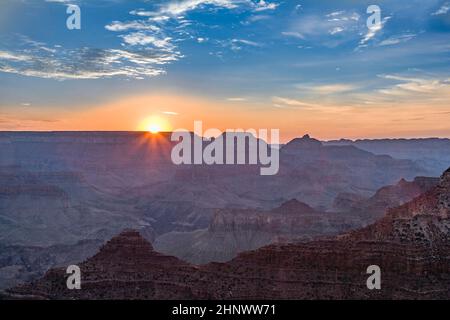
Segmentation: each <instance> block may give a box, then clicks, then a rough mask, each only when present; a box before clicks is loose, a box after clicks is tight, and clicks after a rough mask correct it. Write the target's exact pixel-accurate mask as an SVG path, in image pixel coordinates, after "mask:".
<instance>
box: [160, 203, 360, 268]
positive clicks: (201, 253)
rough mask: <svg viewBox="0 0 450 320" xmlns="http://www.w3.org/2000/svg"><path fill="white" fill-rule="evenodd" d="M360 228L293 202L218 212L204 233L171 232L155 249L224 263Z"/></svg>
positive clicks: (335, 215)
mask: <svg viewBox="0 0 450 320" xmlns="http://www.w3.org/2000/svg"><path fill="white" fill-rule="evenodd" d="M359 226H360V224H359V220H358V219H356V220H354V219H352V218H351V217H348V216H346V215H343V214H341V213H329V212H323V211H318V210H315V209H313V208H311V207H310V206H308V205H307V204H305V203H302V202H300V201H298V200H295V199H292V200H289V201H287V202H285V203H283V204H282V205H281V206H280V207H277V208H274V209H272V210H257V209H220V210H217V211H216V213H215V215H214V217H213V219H212V221H211V223H210V225H209V227H208V228H207V229H204V230H196V231H193V232H170V233H167V234H164V235H162V236H160V237H158V238H157V239H156V241H155V243H154V246H155V247H156V248H157V250H159V251H161V252H164V253H166V254H170V255H174V256H177V257H179V258H181V259H183V260H186V261H189V262H192V263H197V264H202V263H208V262H211V261H214V262H225V261H228V260H231V259H232V258H234V257H236V256H237V255H238V254H239V253H240V252H243V251H248V250H255V249H258V248H261V247H262V246H265V245H268V244H271V243H277V242H284V243H285V242H289V241H293V240H296V241H297V240H298V241H308V240H311V239H313V238H315V237H318V236H330V235H336V234H339V233H341V232H345V231H348V230H351V229H352V228H357V227H359Z"/></svg>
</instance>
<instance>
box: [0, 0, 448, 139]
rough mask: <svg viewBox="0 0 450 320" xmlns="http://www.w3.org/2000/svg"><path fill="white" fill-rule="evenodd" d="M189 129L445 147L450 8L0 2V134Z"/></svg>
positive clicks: (347, 1)
mask: <svg viewBox="0 0 450 320" xmlns="http://www.w3.org/2000/svg"><path fill="white" fill-rule="evenodd" d="M69 5H77V6H78V7H79V8H80V13H81V14H80V17H81V29H80V30H69V29H68V28H67V25H66V20H67V19H68V18H69V16H70V14H68V13H67V12H66V10H67V8H68V6H69ZM371 5H377V6H378V7H379V8H380V10H381V11H380V18H381V20H380V23H379V24H378V26H377V27H376V28H369V27H368V25H367V20H368V19H369V18H370V17H371V16H372V14H373V12H369V13H368V12H367V9H368V7H369V6H371ZM194 120H200V121H203V123H204V125H203V126H204V128H218V129H220V130H225V129H238V128H241V129H250V128H253V129H280V135H281V138H282V140H283V141H288V140H289V139H292V138H294V137H297V136H302V135H303V134H306V133H309V134H310V135H312V136H314V137H317V138H320V139H339V138H352V139H356V138H397V137H405V138H410V137H450V1H448V0H409V1H400V0H395V1H393V0H389V1H388V0H379V1H376V0H370V1H365V0H358V1H356V0H341V1H336V0H300V1H288V0H285V1H276V0H273V1H272V0H264V1H261V0H165V1H157V0H131V1H130V0H89V1H88V0H2V1H1V3H0V130H7V131H9V130H13V131H15V130H20V131H28V130H51V131H53V130H57V131H59V130H112V131H117V130H147V129H148V128H149V126H151V125H154V124H157V125H158V126H159V127H160V129H161V130H175V129H179V128H185V129H189V130H191V129H192V127H193V122H194Z"/></svg>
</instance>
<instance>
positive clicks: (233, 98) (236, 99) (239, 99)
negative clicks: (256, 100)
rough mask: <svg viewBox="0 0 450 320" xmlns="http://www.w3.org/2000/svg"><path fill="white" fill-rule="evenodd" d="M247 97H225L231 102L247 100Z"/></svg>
mask: <svg viewBox="0 0 450 320" xmlns="http://www.w3.org/2000/svg"><path fill="white" fill-rule="evenodd" d="M247 100H248V99H247V98H241V97H232V98H227V101H231V102H242V101H247Z"/></svg>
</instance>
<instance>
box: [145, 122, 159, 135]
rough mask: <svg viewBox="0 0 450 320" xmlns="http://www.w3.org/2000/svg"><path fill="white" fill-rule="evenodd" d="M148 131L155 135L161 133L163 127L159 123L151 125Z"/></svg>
mask: <svg viewBox="0 0 450 320" xmlns="http://www.w3.org/2000/svg"><path fill="white" fill-rule="evenodd" d="M147 131H148V132H150V133H153V134H156V133H159V132H160V131H161V126H160V125H159V124H158V123H150V124H149V125H148V127H147Z"/></svg>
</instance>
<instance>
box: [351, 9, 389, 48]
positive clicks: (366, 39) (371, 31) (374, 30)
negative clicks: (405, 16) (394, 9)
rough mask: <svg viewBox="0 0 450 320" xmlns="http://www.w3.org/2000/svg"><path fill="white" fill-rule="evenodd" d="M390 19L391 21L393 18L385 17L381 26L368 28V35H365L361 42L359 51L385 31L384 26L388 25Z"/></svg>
mask: <svg viewBox="0 0 450 320" xmlns="http://www.w3.org/2000/svg"><path fill="white" fill-rule="evenodd" d="M389 19H391V17H389V16H388V17H384V18H383V19H382V20H381V22H380V23H379V24H377V25H374V26H372V27H371V28H368V31H367V33H366V34H365V35H364V37H363V38H362V39H361V41H360V42H359V46H358V48H357V49H359V48H362V47H365V46H366V44H367V42H369V41H370V40H371V39H373V38H374V37H375V36H376V34H377V33H378V32H380V31H381V30H382V29H383V27H384V25H385V24H386V22H387V21H388V20H389Z"/></svg>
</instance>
